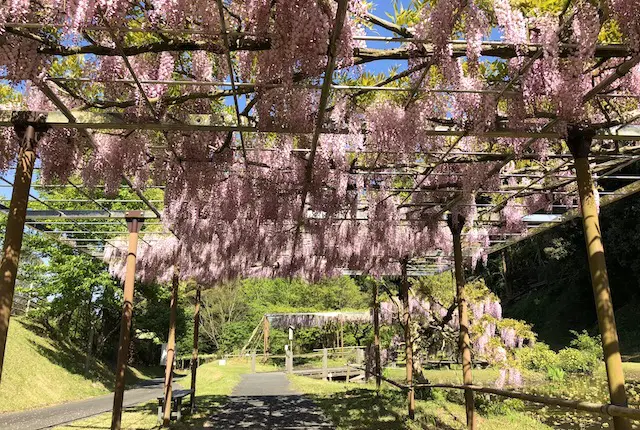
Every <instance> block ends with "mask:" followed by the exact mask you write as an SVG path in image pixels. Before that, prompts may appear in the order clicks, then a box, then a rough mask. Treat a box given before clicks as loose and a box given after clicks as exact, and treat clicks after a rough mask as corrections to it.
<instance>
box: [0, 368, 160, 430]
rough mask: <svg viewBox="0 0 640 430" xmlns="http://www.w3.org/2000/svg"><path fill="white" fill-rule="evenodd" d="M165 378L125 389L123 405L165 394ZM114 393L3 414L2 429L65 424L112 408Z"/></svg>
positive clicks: (28, 429)
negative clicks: (163, 385) (163, 390)
mask: <svg viewBox="0 0 640 430" xmlns="http://www.w3.org/2000/svg"><path fill="white" fill-rule="evenodd" d="M162 383H163V380H162V378H157V379H151V380H149V381H146V382H144V383H142V384H140V385H139V386H138V387H136V388H132V389H130V390H127V391H125V394H124V406H125V407H127V406H133V405H137V404H139V403H144V402H148V401H149V400H153V399H155V398H156V397H158V396H161V395H162ZM112 407H113V394H107V395H104V396H100V397H93V398H91V399H87V400H81V401H78V402H71V403H64V404H62V405H57V406H50V407H47V408H42V409H34V410H30V411H24V412H11V413H6V414H0V429H2V430H40V429H47V428H51V427H55V426H58V425H61V424H66V423H69V422H72V421H76V420H80V419H83V418H87V417H90V416H93V415H97V414H101V413H104V412H110V411H111V408H112Z"/></svg>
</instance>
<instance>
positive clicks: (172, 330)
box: [162, 268, 180, 427]
mask: <svg viewBox="0 0 640 430" xmlns="http://www.w3.org/2000/svg"><path fill="white" fill-rule="evenodd" d="M179 284H180V271H179V269H178V268H174V270H173V279H172V282H171V312H170V313H169V336H168V339H167V362H166V363H165V366H164V414H163V415H162V426H163V427H169V423H170V422H171V410H172V409H173V407H172V403H171V402H172V395H173V386H172V383H173V361H174V359H175V356H176V319H177V317H178V286H179Z"/></svg>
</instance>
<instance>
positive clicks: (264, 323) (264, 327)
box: [262, 315, 269, 360]
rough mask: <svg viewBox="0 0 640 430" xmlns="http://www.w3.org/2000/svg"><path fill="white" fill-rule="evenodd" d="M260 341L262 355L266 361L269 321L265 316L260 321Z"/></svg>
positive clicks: (267, 355)
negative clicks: (261, 342) (261, 343)
mask: <svg viewBox="0 0 640 430" xmlns="http://www.w3.org/2000/svg"><path fill="white" fill-rule="evenodd" d="M262 341H263V347H262V348H263V354H264V359H265V360H266V359H267V357H269V320H268V319H267V316H266V315H265V316H264V319H263V320H262Z"/></svg>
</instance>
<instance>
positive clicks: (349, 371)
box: [345, 363, 351, 383]
mask: <svg viewBox="0 0 640 430" xmlns="http://www.w3.org/2000/svg"><path fill="white" fill-rule="evenodd" d="M350 376H351V366H349V363H347V376H346V378H345V382H346V383H349V379H350Z"/></svg>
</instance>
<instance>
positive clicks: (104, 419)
mask: <svg viewBox="0 0 640 430" xmlns="http://www.w3.org/2000/svg"><path fill="white" fill-rule="evenodd" d="M250 370H251V369H250V364H249V362H248V361H241V360H228V361H227V365H226V366H219V365H218V362H217V361H216V362H212V363H207V364H203V365H202V366H200V368H199V369H198V380H197V382H196V384H197V390H198V396H197V400H196V402H197V403H196V405H197V409H198V411H197V412H196V413H195V414H193V415H192V416H189V415H183V418H182V422H180V423H172V425H171V428H173V429H189V428H194V427H195V428H200V427H202V425H203V424H204V423H205V422H206V421H207V419H208V418H209V417H210V416H211V414H212V411H214V410H215V409H216V408H218V407H220V406H221V405H223V404H224V403H225V402H226V401H227V398H228V396H229V395H230V394H231V392H232V391H233V388H234V387H235V386H236V385H237V384H238V382H240V378H241V375H242V374H243V373H248V372H250ZM256 370H266V369H265V368H263V367H262V366H261V365H258V367H257V369H256ZM178 383H179V384H180V385H181V386H182V387H184V388H189V387H190V385H191V378H190V377H185V378H183V379H182V380H180V381H178ZM157 407H158V403H157V402H156V401H155V400H154V401H151V402H148V403H145V404H142V405H138V406H133V407H130V408H127V409H125V411H124V413H123V414H122V428H123V429H124V430H134V429H135V430H148V429H155V428H158V423H157ZM110 427H111V413H110V412H109V413H105V414H101V415H96V416H95V417H91V418H87V419H85V420H81V421H76V422H73V423H71V424H68V425H66V426H61V427H56V429H58V430H62V429H65V430H79V429H94V430H95V429H108V428H110Z"/></svg>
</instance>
